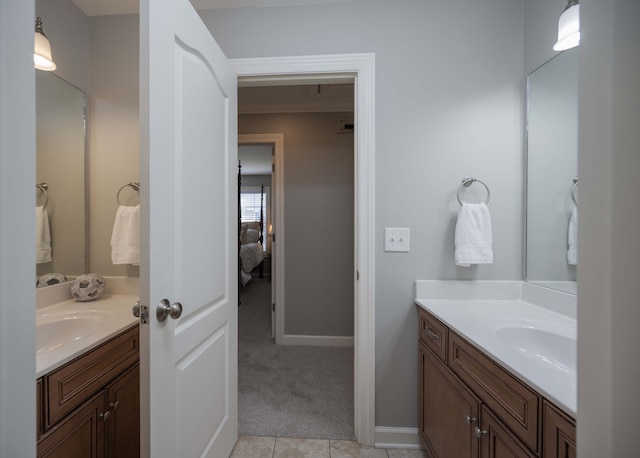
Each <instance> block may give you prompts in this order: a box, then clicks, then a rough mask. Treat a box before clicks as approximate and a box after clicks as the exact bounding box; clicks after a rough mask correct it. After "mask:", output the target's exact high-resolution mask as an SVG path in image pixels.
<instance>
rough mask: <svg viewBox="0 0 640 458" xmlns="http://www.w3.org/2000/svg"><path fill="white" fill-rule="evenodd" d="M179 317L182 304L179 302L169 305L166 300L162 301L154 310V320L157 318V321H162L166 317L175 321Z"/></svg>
mask: <svg viewBox="0 0 640 458" xmlns="http://www.w3.org/2000/svg"><path fill="white" fill-rule="evenodd" d="M180 315H182V304H181V303H180V302H174V303H173V304H171V305H169V301H168V300H167V299H162V300H161V301H160V303H159V304H158V308H157V309H156V318H158V321H164V320H166V319H167V317H168V316H169V317H171V318H173V319H174V320H175V319H177V318H180Z"/></svg>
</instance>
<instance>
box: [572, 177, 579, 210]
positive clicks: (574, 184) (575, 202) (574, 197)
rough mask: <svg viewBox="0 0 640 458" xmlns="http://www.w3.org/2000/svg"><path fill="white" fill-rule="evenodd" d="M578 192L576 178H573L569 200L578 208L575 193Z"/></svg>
mask: <svg viewBox="0 0 640 458" xmlns="http://www.w3.org/2000/svg"><path fill="white" fill-rule="evenodd" d="M577 190H578V177H573V188H571V200H573V203H574V204H575V205H576V207H577V206H578V199H577V198H576V191H577Z"/></svg>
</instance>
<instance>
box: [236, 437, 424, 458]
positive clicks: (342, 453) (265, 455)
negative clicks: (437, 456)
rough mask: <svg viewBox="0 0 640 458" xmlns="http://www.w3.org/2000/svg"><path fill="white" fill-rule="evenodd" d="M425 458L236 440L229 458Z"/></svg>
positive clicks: (322, 444) (311, 442) (343, 446)
mask: <svg viewBox="0 0 640 458" xmlns="http://www.w3.org/2000/svg"><path fill="white" fill-rule="evenodd" d="M297 457H304V458H353V457H355V458H427V454H426V453H425V452H424V451H423V450H385V449H379V448H372V447H363V446H360V445H359V444H358V443H357V442H351V441H334V440H321V439H289V438H285V437H258V436H240V437H239V438H238V442H237V443H236V446H235V448H234V449H233V453H232V454H231V458H297Z"/></svg>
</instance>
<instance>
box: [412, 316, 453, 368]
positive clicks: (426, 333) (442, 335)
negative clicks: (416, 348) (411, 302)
mask: <svg viewBox="0 0 640 458" xmlns="http://www.w3.org/2000/svg"><path fill="white" fill-rule="evenodd" d="M418 310H419V312H420V329H419V336H420V340H421V341H422V342H424V344H425V345H426V346H427V347H429V349H430V350H431V351H432V352H433V353H434V354H435V355H437V356H438V358H440V360H442V361H443V362H445V363H446V362H447V334H448V328H447V327H446V326H445V325H444V324H442V323H440V321H438V320H437V319H435V318H434V317H433V316H431V315H430V314H429V313H428V312H426V311H425V310H424V309H422V308H421V307H418Z"/></svg>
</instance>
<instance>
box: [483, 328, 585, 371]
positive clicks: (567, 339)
mask: <svg viewBox="0 0 640 458" xmlns="http://www.w3.org/2000/svg"><path fill="white" fill-rule="evenodd" d="M495 332H496V337H497V338H498V340H500V341H501V342H502V343H504V344H505V345H507V346H508V347H510V348H512V349H514V350H516V351H518V352H519V353H520V354H522V355H523V356H525V357H527V358H529V359H531V360H533V361H536V362H538V363H540V364H544V365H548V366H551V367H552V368H553V369H558V370H561V371H563V372H567V373H575V372H576V356H577V346H576V339H575V337H574V338H572V337H571V336H567V335H562V334H560V333H557V332H553V331H550V330H544V329H538V328H533V327H520V326H508V327H501V328H498V329H496V331H495Z"/></svg>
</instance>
